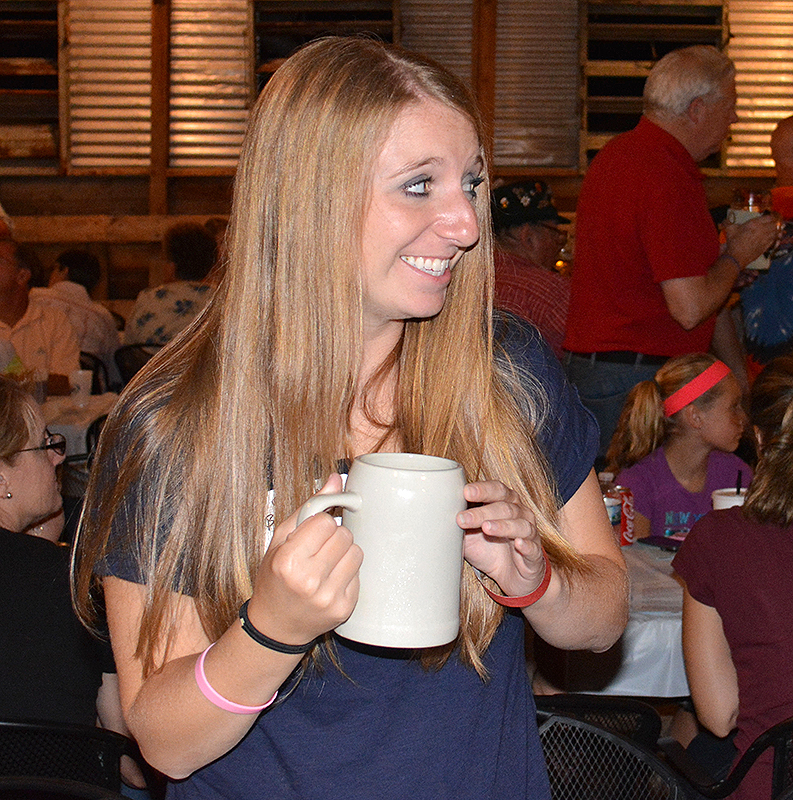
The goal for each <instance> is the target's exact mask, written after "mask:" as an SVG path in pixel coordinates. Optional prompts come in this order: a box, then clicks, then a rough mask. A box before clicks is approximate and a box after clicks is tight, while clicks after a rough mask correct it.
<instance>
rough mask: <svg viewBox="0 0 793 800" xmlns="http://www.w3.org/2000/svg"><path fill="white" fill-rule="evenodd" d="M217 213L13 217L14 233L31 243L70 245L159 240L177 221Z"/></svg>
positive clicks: (198, 219)
mask: <svg viewBox="0 0 793 800" xmlns="http://www.w3.org/2000/svg"><path fill="white" fill-rule="evenodd" d="M216 216H217V215H216V214H198V215H182V216H169V215H157V216H119V217H111V216H106V215H99V214H97V215H85V216H39V217H16V216H15V217H14V218H13V221H14V235H15V237H16V238H17V239H18V240H19V241H20V242H29V243H31V244H67V243H72V242H82V243H85V244H89V243H92V242H106V243H109V244H134V243H140V242H143V243H145V242H160V241H162V238H163V236H164V235H165V232H166V231H167V230H168V228H170V227H171V226H172V225H175V224H176V223H177V222H196V223H198V224H199V225H203V224H204V223H205V222H206V221H207V220H208V219H209V218H210V217H216Z"/></svg>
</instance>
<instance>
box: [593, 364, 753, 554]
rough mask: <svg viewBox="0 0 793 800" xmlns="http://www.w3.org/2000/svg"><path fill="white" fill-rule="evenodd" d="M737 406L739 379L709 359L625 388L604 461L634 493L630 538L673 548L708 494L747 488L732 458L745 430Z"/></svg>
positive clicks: (744, 470) (743, 471)
mask: <svg viewBox="0 0 793 800" xmlns="http://www.w3.org/2000/svg"><path fill="white" fill-rule="evenodd" d="M741 400H742V398H741V387H740V385H739V384H738V380H737V379H736V378H735V376H734V375H733V374H732V372H730V370H729V369H728V367H727V366H725V365H724V364H723V363H722V362H721V361H719V360H718V359H717V358H716V357H715V356H712V355H710V354H708V353H690V354H689V355H685V356H677V357H676V358H671V359H669V361H667V362H666V364H664V365H663V366H662V367H661V368H660V369H659V370H658V372H657V373H656V374H655V379H654V380H651V381H642V382H641V383H639V384H637V385H636V386H634V387H633V389H631V391H630V393H629V394H628V399H627V401H626V403H625V406H624V408H623V409H622V414H621V415H620V420H619V423H618V425H617V430H616V431H615V432H614V436H613V438H612V440H611V445H610V447H609V450H608V456H607V458H608V462H609V470H610V471H612V472H613V473H615V474H616V475H617V481H618V483H621V484H623V485H624V486H627V487H628V488H629V489H631V490H632V492H633V497H634V504H635V508H636V523H635V524H636V535H637V537H639V538H642V537H645V536H647V535H650V534H651V535H652V536H653V537H657V538H658V539H662V538H665V539H667V540H669V542H670V543H671V542H676V543H677V544H678V545H679V543H680V541H681V540H682V539H684V538H685V536H686V534H687V533H688V531H689V530H690V529H691V526H692V525H693V524H694V523H695V522H696V521H697V520H698V519H699V518H700V517H702V516H703V515H704V514H707V512H708V511H710V509H711V508H712V507H713V505H712V500H711V493H712V492H713V491H714V490H715V489H724V488H727V487H732V486H737V485H738V483H739V482H740V483H742V485H743V486H744V487H745V486H747V485H748V484H749V481H750V480H751V479H752V470H751V468H750V467H749V465H748V464H746V463H745V462H744V461H743V460H742V459H740V458H739V457H738V456H736V455H735V454H734V450H735V449H736V448H737V447H738V444H739V443H740V440H741V436H742V434H743V432H744V428H745V426H746V414H745V412H744V410H743V406H742V405H741Z"/></svg>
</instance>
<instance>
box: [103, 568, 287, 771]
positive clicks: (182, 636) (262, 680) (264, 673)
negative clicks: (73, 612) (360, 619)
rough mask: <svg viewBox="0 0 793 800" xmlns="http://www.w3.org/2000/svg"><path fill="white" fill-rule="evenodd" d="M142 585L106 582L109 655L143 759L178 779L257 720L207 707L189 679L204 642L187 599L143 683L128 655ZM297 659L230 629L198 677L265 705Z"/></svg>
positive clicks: (226, 693)
mask: <svg viewBox="0 0 793 800" xmlns="http://www.w3.org/2000/svg"><path fill="white" fill-rule="evenodd" d="M144 591H145V588H144V587H141V586H137V585H136V584H131V583H127V582H125V581H119V580H117V579H106V580H105V595H106V599H107V606H108V622H109V625H110V632H111V639H112V642H113V652H114V655H115V658H116V666H117V669H118V675H119V685H120V692H121V703H122V708H123V710H124V717H125V720H126V723H127V726H128V727H129V730H130V732H131V733H132V735H133V736H134V737H135V739H136V740H137V742H138V745H139V746H140V749H141V752H142V754H143V756H144V758H145V759H146V760H147V761H148V762H149V763H150V764H151V765H152V766H153V767H155V768H156V769H158V770H160V771H161V772H163V773H165V774H166V775H168V776H170V777H172V778H184V777H186V776H188V775H190V774H191V773H192V772H194V771H195V770H196V769H199V768H200V767H202V766H205V765H206V764H208V763H210V762H211V761H214V760H215V759H216V758H219V757H220V756H222V755H223V754H224V753H226V752H228V751H229V750H230V749H231V748H232V747H234V745H235V744H237V742H239V741H240V739H242V737H243V736H244V735H245V734H246V733H247V732H248V730H249V729H250V727H251V726H252V725H253V724H254V722H255V721H256V719H257V715H256V714H250V715H248V714H235V713H232V712H229V711H225V710H223V709H221V708H218V707H217V706H215V705H213V704H212V703H211V702H210V701H209V700H208V699H207V698H206V697H205V696H204V695H203V694H202V692H201V691H200V690H199V688H198V684H197V683H196V677H195V665H196V661H197V659H198V656H199V654H200V652H201V651H203V650H204V649H205V648H206V647H207V646H208V645H209V644H210V642H209V641H208V640H207V638H206V635H205V634H204V632H203V629H202V628H201V626H200V623H199V622H198V617H197V614H196V613H195V610H194V608H193V607H192V603H191V602H185V603H184V607H183V608H181V609H180V612H179V615H180V624H179V626H178V631H177V634H176V638H175V640H174V641H173V643H172V644H171V649H170V655H171V657H170V658H169V660H168V661H167V662H166V663H165V664H164V666H163V667H162V668H161V669H159V670H158V671H156V672H155V673H153V674H151V675H149V676H148V677H147V678H146V679H145V680H143V678H142V670H141V665H140V661H139V659H138V658H136V657H135V647H136V644H137V625H136V620H137V619H139V614H137V613H132V614H130V613H128V612H129V611H130V609H138V610H139V609H141V608H142V605H141V603H142V602H143V592H144ZM299 661H300V656H297V655H296V656H291V655H285V654H282V653H276V652H274V651H272V650H268V649H267V648H264V647H262V646H261V645H259V644H257V643H256V642H254V641H253V640H252V639H250V638H249V637H248V636H247V634H246V633H245V632H244V631H243V630H242V628H241V627H240V625H239V624H234V625H232V626H231V628H229V630H228V631H226V633H224V634H223V636H221V638H220V639H219V640H218V642H217V643H216V644H215V645H214V646H213V647H212V650H211V651H209V653H207V656H206V659H205V663H204V672H205V675H206V678H207V681H208V683H209V685H210V686H211V687H212V688H213V689H214V690H215V691H216V692H218V693H219V694H220V695H222V696H223V697H224V698H227V699H228V700H230V701H233V702H235V703H238V704H240V705H245V706H258V705H263V704H264V703H266V702H267V701H268V700H269V699H270V698H271V697H272V695H273V694H274V693H275V691H276V690H277V689H278V687H279V686H280V685H281V684H282V683H283V682H284V681H285V680H286V679H287V678H288V677H289V675H290V674H291V672H292V671H293V670H294V668H295V666H296V665H297V663H298V662H299Z"/></svg>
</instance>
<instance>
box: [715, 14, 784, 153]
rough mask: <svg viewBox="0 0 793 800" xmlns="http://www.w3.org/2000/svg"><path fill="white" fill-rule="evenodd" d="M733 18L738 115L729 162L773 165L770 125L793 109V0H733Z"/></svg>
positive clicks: (731, 51) (731, 50)
mask: <svg viewBox="0 0 793 800" xmlns="http://www.w3.org/2000/svg"><path fill="white" fill-rule="evenodd" d="M729 24H730V34H731V39H730V45H729V54H730V57H731V58H732V59H733V60H734V61H735V66H736V70H737V75H736V84H737V89H738V117H739V121H738V122H737V123H735V124H734V125H733V126H732V129H731V141H730V143H729V144H728V146H727V151H726V160H725V166H727V167H729V168H735V169H741V168H743V169H751V168H755V169H756V168H758V167H773V165H774V162H773V161H772V159H771V148H770V144H769V139H770V136H771V131H772V130H773V129H774V126H775V125H776V123H777V122H778V121H779V120H780V119H783V118H784V117H787V116H790V115H791V114H793V0H763V1H762V2H761V1H760V0H729Z"/></svg>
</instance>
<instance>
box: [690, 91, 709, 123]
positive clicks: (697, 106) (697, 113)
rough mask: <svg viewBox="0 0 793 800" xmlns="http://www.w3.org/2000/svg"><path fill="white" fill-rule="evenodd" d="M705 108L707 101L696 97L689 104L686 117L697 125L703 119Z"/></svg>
mask: <svg viewBox="0 0 793 800" xmlns="http://www.w3.org/2000/svg"><path fill="white" fill-rule="evenodd" d="M704 107H705V101H704V99H703V98H701V97H695V98H694V99H693V100H692V101H691V102H690V103H689V104H688V108H687V109H686V116H687V117H688V118H689V120H691V122H693V123H694V124H695V125H696V124H697V123H698V122H699V120H700V119H701V117H702V110H703V108H704Z"/></svg>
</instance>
